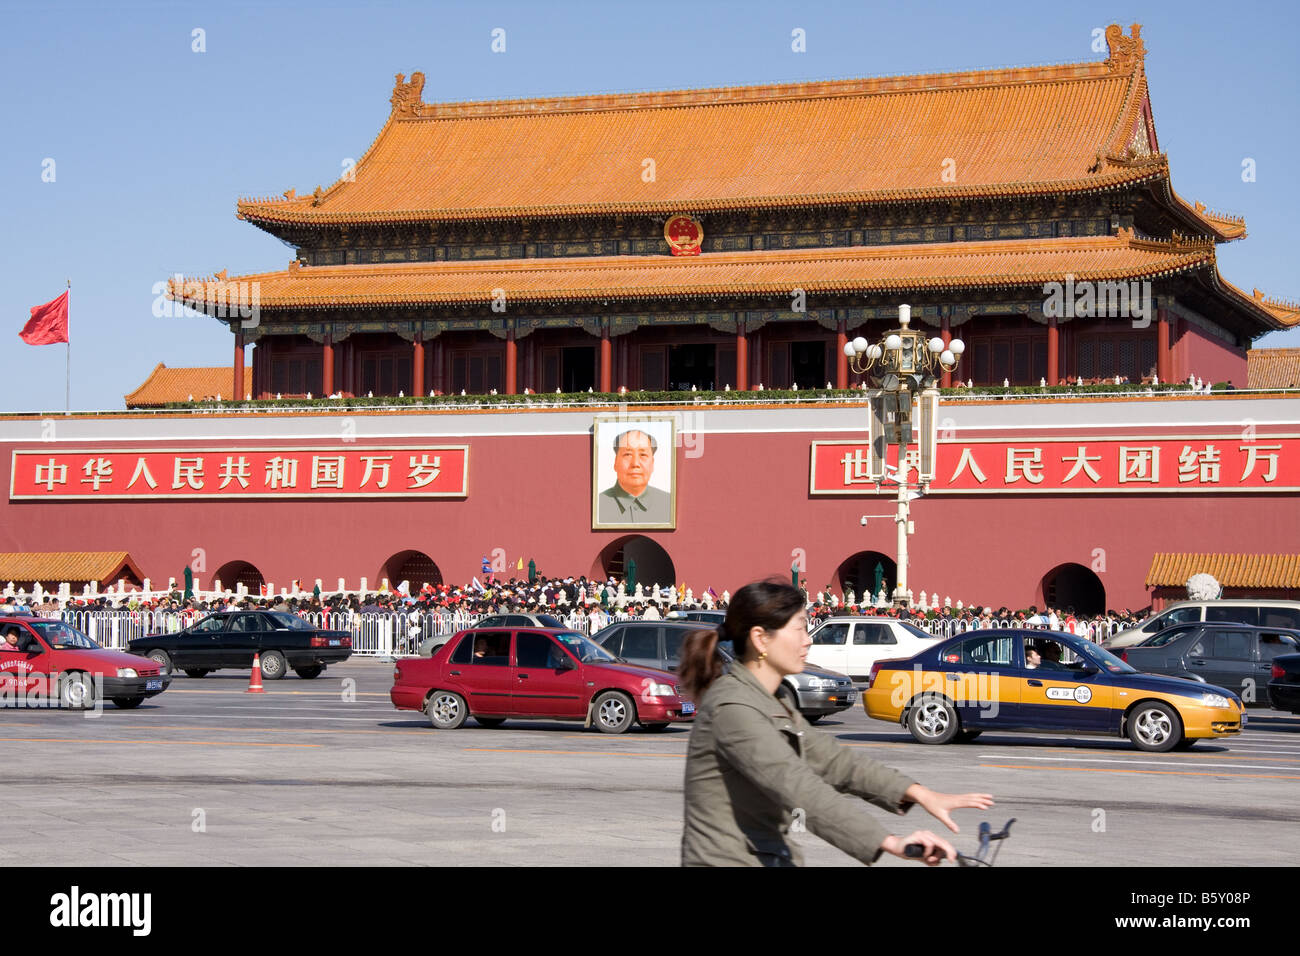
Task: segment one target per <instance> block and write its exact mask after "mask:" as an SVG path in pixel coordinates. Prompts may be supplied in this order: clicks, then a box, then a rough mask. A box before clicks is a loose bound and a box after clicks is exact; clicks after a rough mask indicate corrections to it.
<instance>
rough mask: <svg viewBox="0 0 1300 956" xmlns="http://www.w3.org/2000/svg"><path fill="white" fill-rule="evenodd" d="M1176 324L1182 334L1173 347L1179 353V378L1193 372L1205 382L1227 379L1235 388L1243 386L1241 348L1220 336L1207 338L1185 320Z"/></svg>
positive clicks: (1244, 363)
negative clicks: (1180, 326)
mask: <svg viewBox="0 0 1300 956" xmlns="http://www.w3.org/2000/svg"><path fill="white" fill-rule="evenodd" d="M1180 324H1181V325H1182V334H1181V335H1180V336H1179V339H1178V343H1177V345H1176V346H1175V351H1176V352H1177V353H1178V355H1179V358H1178V368H1179V369H1180V370H1181V371H1180V374H1179V378H1180V379H1181V380H1182V381H1184V382H1185V381H1187V377H1188V376H1189V375H1195V376H1197V377H1198V378H1200V379H1201V380H1202V381H1205V382H1231V383H1232V384H1233V385H1235V386H1236V387H1237V388H1245V387H1246V350H1245V349H1235V348H1232V347H1231V346H1230V345H1228V344H1227V343H1225V342H1224V341H1223V340H1222V339H1216V338H1211V337H1210V336H1208V335H1206V333H1204V332H1202V331H1201V330H1200V329H1199V328H1197V327H1196V326H1194V325H1192V324H1191V323H1190V322H1187V321H1186V320H1182V321H1181V323H1180Z"/></svg>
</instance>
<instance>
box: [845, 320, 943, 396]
mask: <svg viewBox="0 0 1300 956" xmlns="http://www.w3.org/2000/svg"><path fill="white" fill-rule="evenodd" d="M911 322H912V307H911V306H910V305H900V306H899V307H898V324H899V328H897V329H895V330H894V331H892V332H889V333H887V334H886V335H885V336H884V337H883V338H882V339H881V340H880V342H878V343H875V344H872V343H868V342H867V340H866V339H864V338H863V337H862V336H858V337H857V338H855V339H854V340H853V341H851V342H848V343H846V344H845V346H844V354H845V355H847V356H848V359H849V366H850V367H851V368H852V369H853V374H854V375H866V374H871V375H872V378H873V380H874V381H875V383H876V384H877V385H878V386H879V387H880V388H883V389H885V390H886V391H891V392H892V391H896V390H897V389H898V387H899V386H900V384H905V385H906V386H907V387H908V388H909V389H922V388H933V387H934V386H935V385H936V383H937V380H938V377H939V376H940V375H941V374H943V373H944V372H951V371H952V370H953V369H954V368H956V367H957V363H958V362H959V361H961V354H962V353H963V352H965V351H966V343H964V342H963V341H962V340H961V339H953V340H952V341H951V342H949V343H948V345H947V347H945V346H944V344H943V339H941V338H939V336H937V335H936V336H935V337H934V338H932V339H929V340H927V339H926V337H925V334H924V333H923V332H918V331H916V330H915V329H912V328H910V325H911Z"/></svg>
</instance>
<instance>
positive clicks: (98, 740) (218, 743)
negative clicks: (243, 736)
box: [0, 737, 325, 747]
mask: <svg viewBox="0 0 1300 956" xmlns="http://www.w3.org/2000/svg"><path fill="white" fill-rule="evenodd" d="M0 742H3V743H15V744H168V745H177V746H184V747H324V746H325V745H324V744H273V743H257V742H254V741H239V740H114V739H112V738H102V737H0Z"/></svg>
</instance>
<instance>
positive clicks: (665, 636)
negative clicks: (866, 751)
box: [591, 620, 858, 723]
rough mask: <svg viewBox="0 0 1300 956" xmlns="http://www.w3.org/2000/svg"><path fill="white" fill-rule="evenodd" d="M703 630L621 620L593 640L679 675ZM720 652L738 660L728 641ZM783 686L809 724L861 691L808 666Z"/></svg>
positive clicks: (626, 657) (845, 706) (833, 673)
mask: <svg viewBox="0 0 1300 956" xmlns="http://www.w3.org/2000/svg"><path fill="white" fill-rule="evenodd" d="M703 626H705V627H707V625H703ZM701 627H702V625H701V624H700V623H685V622H681V621H675V620H674V621H618V622H616V623H614V624H611V625H609V626H608V627H606V628H603V629H602V630H600V631H598V632H597V633H596V634H594V635H592V638H591V639H592V640H593V641H595V642H596V643H597V644H599V645H600V646H601V647H603V648H605V650H607V651H609V652H610V653H611V654H613V655H614V656H616V657H619V658H621V659H623V660H625V661H627V662H628V663H629V664H638V665H640V666H642V667H657V668H659V669H660V670H665V671H672V672H674V673H676V671H677V665H678V664H679V663H680V662H681V647H682V640H683V639H684V638H685V637H686V635H687V634H690V633H691V632H692V631H698V630H700V629H701ZM718 653H720V654H721V655H722V656H723V657H724V658H726V660H727V661H728V662H731V661H733V660H734V659H735V655H734V654H733V653H732V647H731V643H730V642H729V641H724V642H721V643H720V644H719V645H718ZM784 683H785V686H786V688H787V689H788V690H789V691H790V694H791V696H792V697H793V699H794V702H795V706H796V707H797V708H798V709H799V712H800V713H801V714H803V715H804V717H805V718H807V720H808V722H809V723H815V722H817V721H818V720H820V719H821V718H823V717H828V716H830V715H831V714H838V713H839V712H840V711H842V710H847V709H848V708H849V707H852V706H853V703H854V701H856V700H857V699H858V692H857V690H856V689H855V688H854V686H853V682H852V681H851V680H849V678H848V677H847V676H846V675H844V674H840V673H837V672H836V671H828V670H824V669H822V668H818V667H806V668H805V669H804V671H803V673H800V674H791V675H790V676H788V677H786V679H785V681H784Z"/></svg>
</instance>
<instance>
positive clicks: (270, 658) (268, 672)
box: [262, 651, 285, 680]
mask: <svg viewBox="0 0 1300 956" xmlns="http://www.w3.org/2000/svg"><path fill="white" fill-rule="evenodd" d="M284 670H285V664H284V655H283V654H281V653H280V652H279V651H263V652H262V680H279V679H280V678H281V677H283V676H284Z"/></svg>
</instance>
